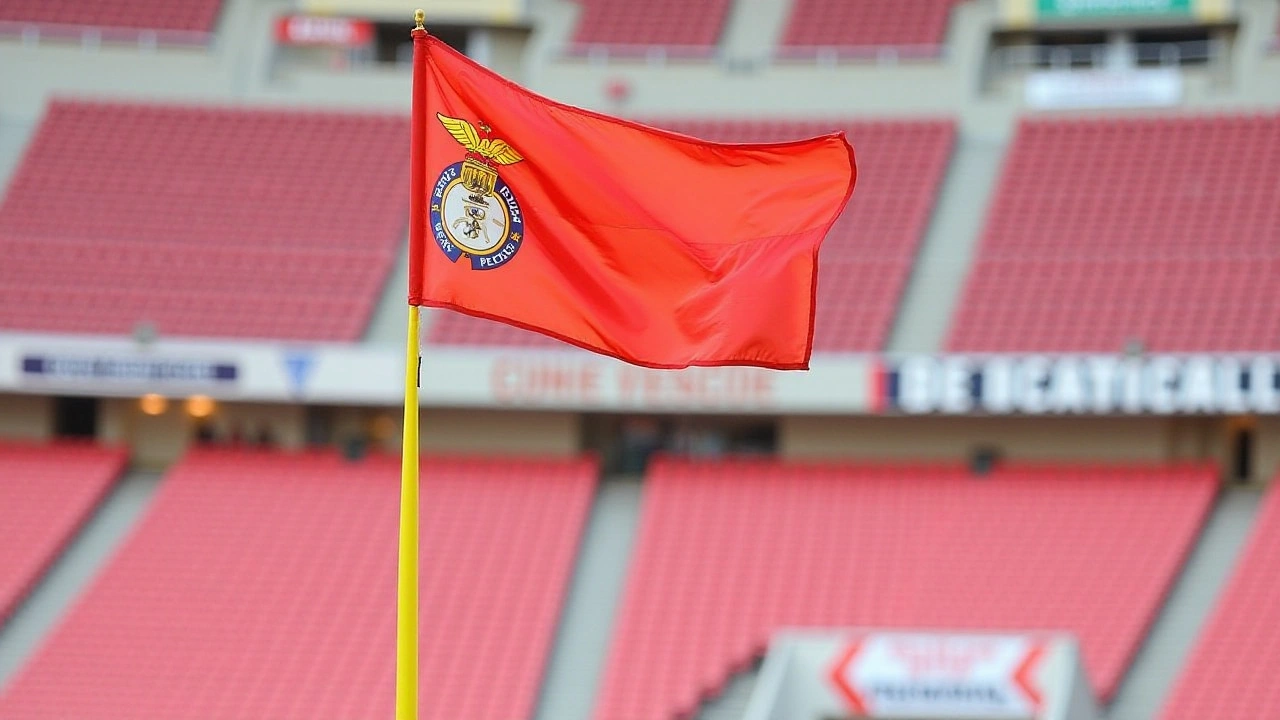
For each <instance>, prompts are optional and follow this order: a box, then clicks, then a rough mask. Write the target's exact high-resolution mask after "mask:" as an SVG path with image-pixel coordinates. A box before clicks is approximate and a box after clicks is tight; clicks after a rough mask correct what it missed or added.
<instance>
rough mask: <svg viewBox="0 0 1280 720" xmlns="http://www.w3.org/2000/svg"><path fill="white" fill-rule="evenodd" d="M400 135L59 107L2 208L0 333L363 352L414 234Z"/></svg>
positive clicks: (148, 110) (183, 112)
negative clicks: (321, 346) (278, 342)
mask: <svg viewBox="0 0 1280 720" xmlns="http://www.w3.org/2000/svg"><path fill="white" fill-rule="evenodd" d="M407 133H408V122H407V120H406V119H405V118H403V117H398V116H375V115H352V114H340V113H331V112H325V113H321V112H299V111H281V110H249V109H227V108H199V107H180V106H158V105H141V104H115V103H92V102H66V101H58V102H54V103H52V104H51V106H50V107H49V110H48V112H47V114H46V115H45V118H44V121H43V122H42V123H41V125H40V127H39V129H38V131H37V132H36V134H35V137H34V139H33V140H32V142H31V144H30V146H29V147H28V149H27V153H26V156H25V157H24V158H23V161H22V164H21V165H20V167H19V168H18V170H17V171H16V173H15V174H14V176H13V179H12V181H11V182H10V185H9V189H8V192H7V194H6V195H5V197H4V201H3V203H2V204H0V257H4V262H3V263H0V329H17V330H38V331H51V332H70V333H107V334H125V333H129V332H131V331H132V330H133V329H134V328H135V326H136V325H137V324H138V323H140V322H144V321H148V322H151V323H153V324H154V325H155V326H156V328H157V330H158V331H159V332H160V333H162V334H165V335H180V336H184V335H185V336H233V337H245V338H273V339H297V340H334V341H348V340H355V339H358V338H359V337H360V336H361V334H362V333H363V332H364V328H365V325H366V324H367V322H368V319H369V316H370V314H371V312H372V310H373V308H374V306H375V305H376V303H377V300H378V297H379V294H380V292H381V289H382V284H383V282H384V281H385V280H386V277H387V273H388V271H389V270H390V268H391V265H392V264H393V262H394V254H395V252H396V251H397V249H398V247H399V243H400V241H401V239H402V238H403V231H404V222H405V221H404V217H405V214H404V212H403V209H404V206H405V198H404V195H403V189H404V182H405V179H406V177H407V173H406V170H407V168H406V164H405V160H404V147H403V146H404V142H405V141H404V138H405V137H407Z"/></svg>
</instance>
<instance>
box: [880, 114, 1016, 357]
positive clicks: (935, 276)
mask: <svg viewBox="0 0 1280 720" xmlns="http://www.w3.org/2000/svg"><path fill="white" fill-rule="evenodd" d="M1003 157H1004V145H1003V143H1001V142H1000V141H998V140H997V139H995V138H992V137H988V136H975V135H973V134H971V133H966V132H963V131H962V132H960V133H958V134H957V137H956V144H955V148H954V149H953V150H952V155H951V162H950V164H949V166H948V168H947V174H946V176H945V177H944V178H943V181H942V190H941V192H940V194H939V196H938V202H937V204H936V205H935V206H934V211H933V218H932V221H931V222H930V224H929V227H928V230H926V232H925V236H924V238H923V240H922V241H921V245H920V250H919V252H918V254H917V255H916V262H915V265H914V266H913V267H912V270H911V275H910V277H909V278H908V279H907V285H906V289H905V290H904V291H903V295H902V302H901V303H900V304H899V305H898V314H897V317H896V319H895V320H894V324H893V328H892V329H891V331H890V333H889V344H888V347H887V349H888V350H889V351H891V352H936V351H938V350H939V349H941V347H942V344H943V342H944V340H945V338H946V332H947V328H948V327H949V325H950V319H951V310H952V308H954V307H955V304H956V302H957V301H958V300H959V298H960V291H961V289H962V288H963V287H964V279H965V277H966V276H967V275H968V274H969V264H970V262H971V261H972V259H973V256H974V253H975V251H976V249H977V245H978V238H979V237H980V236H981V232H982V220H983V215H984V211H985V208H986V207H987V203H988V201H989V200H990V197H991V194H992V191H993V189H994V188H995V181H996V176H997V175H998V174H999V172H1000V162H1001V159H1002V158H1003Z"/></svg>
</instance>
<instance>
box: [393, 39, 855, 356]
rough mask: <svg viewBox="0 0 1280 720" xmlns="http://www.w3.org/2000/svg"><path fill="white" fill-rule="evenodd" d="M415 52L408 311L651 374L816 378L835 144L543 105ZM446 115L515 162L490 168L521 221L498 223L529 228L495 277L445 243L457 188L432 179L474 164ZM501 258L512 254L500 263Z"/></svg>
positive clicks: (439, 47) (495, 79)
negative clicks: (651, 124)
mask: <svg viewBox="0 0 1280 720" xmlns="http://www.w3.org/2000/svg"><path fill="white" fill-rule="evenodd" d="M416 46H417V47H416V51H417V52H416V62H417V63H418V65H419V67H421V66H422V65H425V66H426V69H427V70H426V77H427V82H426V83H425V85H426V87H425V88H422V87H419V88H417V89H416V90H415V93H416V94H415V118H414V120H415V127H417V128H419V129H420V130H423V129H424V130H425V143H426V169H425V185H426V187H425V189H419V190H418V191H417V192H416V193H415V194H416V195H417V194H419V193H422V192H425V193H426V194H427V196H428V200H427V206H428V208H427V210H426V212H425V213H424V214H425V217H422V216H418V217H416V218H415V220H414V223H415V225H417V227H415V228H413V231H414V232H415V233H416V234H417V236H419V237H420V236H421V235H423V234H425V247H421V248H419V249H420V250H421V253H422V254H419V255H417V257H420V258H421V262H420V264H419V263H414V264H413V265H412V266H411V268H410V285H409V302H410V304H414V305H426V306H431V307H444V308H451V309H454V310H458V311H461V312H463V313H467V314H470V315H476V316H479V317H485V318H489V319H493V320H499V321H501V322H506V323H508V324H511V325H515V326H518V327H523V328H526V329H530V330H535V331H538V332H542V333H545V334H547V335H550V336H553V337H556V338H559V339H561V340H564V341H566V342H569V343H572V344H574V345H578V346H581V347H584V348H587V349H589V350H594V351H596V352H600V353H603V354H605V355H611V356H614V357H617V358H619V359H621V360H625V361H627V362H631V363H634V364H637V365H644V366H649V367H658V368H681V367H687V366H690V365H756V366H761V367H768V368H776V369H804V368H807V367H808V362H809V355H810V352H811V350H812V345H813V316H814V294H815V290H816V287H817V267H818V263H817V256H818V248H819V246H820V245H821V243H822V240H823V238H824V237H825V236H826V234H827V230H828V229H829V228H830V227H831V225H832V223H833V222H835V219H836V217H837V216H838V215H839V214H840V211H841V210H842V209H843V208H844V206H845V204H846V203H847V201H848V199H849V196H850V194H851V193H852V192H853V186H854V181H855V179H856V176H857V170H856V166H855V162H854V155H853V148H852V147H850V146H849V144H848V142H846V140H845V138H844V135H843V134H842V133H837V134H832V135H827V136H823V137H819V138H814V139H812V140H804V141H799V142H791V143H773V144H750V145H746V144H742V145H731V144H720V143H711V142H704V141H701V140H696V139H694V138H690V137H687V136H683V135H679V134H676V133H671V132H666V131H662V130H656V129H653V128H648V127H644V126H642V125H638V124H635V123H631V122H625V121H622V120H618V119H615V118H611V117H606V116H604V115H599V114H596V113H592V112H588V111H585V110H581V109H578V108H573V107H568V106H565V105H561V104H558V103H555V102H552V101H550V100H547V99H545V98H542V97H539V96H537V95H534V94H533V93H531V92H529V91H527V90H525V89H523V88H521V87H519V86H517V85H515V84H513V83H511V82H508V81H506V80H504V79H503V78H501V77H499V76H497V75H495V74H494V73H492V72H489V71H488V70H486V69H484V68H482V67H480V66H478V65H476V64H474V63H473V62H471V61H470V60H468V59H467V58H465V57H463V56H462V55H460V54H458V53H457V52H455V51H453V50H452V49H450V48H449V47H447V46H446V45H444V44H443V43H441V42H440V41H438V40H436V39H435V38H430V37H426V36H425V35H423V36H421V37H418V38H417V39H416ZM441 115H443V116H446V117H451V118H457V119H460V120H465V121H466V122H468V123H470V124H471V125H472V126H474V127H475V128H476V129H477V132H478V133H479V135H478V137H480V138H485V137H487V138H489V139H491V140H492V141H495V142H496V141H498V140H502V141H505V142H506V143H507V144H509V145H510V147H511V148H513V149H514V150H515V152H516V153H518V154H519V155H520V156H522V158H523V159H520V160H518V161H516V162H513V163H510V164H501V165H494V169H495V170H496V171H497V173H498V176H499V177H500V178H501V180H500V183H499V184H498V185H497V187H498V193H500V192H501V188H502V185H501V183H505V184H506V186H507V187H508V188H509V189H510V192H511V193H512V194H513V195H514V197H515V198H516V200H517V201H518V204H519V215H520V216H521V218H522V220H523V227H522V228H517V227H516V225H515V224H514V223H513V221H512V220H508V221H507V223H506V226H505V232H508V233H510V232H514V231H516V230H522V232H521V238H520V239H519V240H516V241H514V244H512V243H511V242H508V241H506V240H499V241H497V246H496V248H495V249H494V250H493V251H491V252H494V251H497V255H495V256H494V257H496V258H497V259H498V260H504V261H503V262H502V263H501V264H500V266H497V267H488V268H487V269H476V268H475V267H473V263H479V262H482V260H481V254H480V253H473V254H471V255H468V256H465V257H459V258H457V259H454V258H451V257H450V255H449V254H448V253H446V249H447V248H449V247H450V238H455V237H462V236H456V233H455V230H454V229H455V228H456V227H457V225H456V223H458V222H459V220H458V218H459V215H458V213H459V212H461V211H460V210H459V208H461V207H462V205H461V203H462V200H461V199H460V194H462V191H461V190H458V189H457V188H456V187H455V188H454V189H453V190H451V191H449V192H445V193H443V194H441V193H440V188H442V187H445V185H447V184H448V178H445V185H441V184H440V178H441V177H442V173H443V172H444V171H445V170H446V169H447V168H450V167H451V166H454V164H455V163H459V162H461V161H462V160H463V158H464V157H467V156H468V152H467V150H466V148H465V147H464V145H463V144H462V141H460V140H458V139H456V137H455V135H454V134H451V133H450V131H449V130H448V129H446V126H445V124H444V122H443V121H442V120H441V119H440V116H441ZM482 123H483V126H487V127H490V128H491V131H490V132H489V133H487V134H486V133H484V132H483V127H482ZM423 126H425V128H424V127H423ZM473 156H474V155H473ZM415 170H418V171H419V172H418V174H419V175H422V174H423V173H421V170H420V169H419V168H415ZM450 193H453V194H452V195H451V194H450ZM419 196H420V195H419ZM437 208H443V209H437ZM433 210H434V212H433ZM504 212H506V213H507V215H508V217H509V218H510V217H514V212H512V211H504V210H502V203H500V202H497V201H496V196H495V202H493V203H491V204H490V205H489V207H488V210H487V212H486V219H485V221H486V222H489V223H491V226H486V232H487V231H488V230H493V232H494V234H495V235H496V236H497V237H499V238H505V237H508V236H507V235H504V234H503V233H504V227H503V225H502V221H501V215H502V214H503V213H504ZM424 222H425V224H426V225H427V227H426V232H425V233H422V231H421V229H422V226H421V225H419V223H424ZM462 227H463V228H464V230H465V224H464V225H463V226H462ZM446 228H448V229H446ZM450 233H453V234H450ZM462 239H463V240H465V238H462ZM483 242H484V241H479V242H477V243H475V244H473V245H472V247H473V248H475V247H480V246H481V244H483ZM490 242H492V241H490ZM466 244H467V242H463V243H462V245H466ZM507 248H513V249H515V254H514V255H510V257H509V258H503V257H502V255H504V254H505V253H506V252H507ZM457 251H458V248H457V246H453V250H452V252H453V253H454V254H455V257H456V253H457ZM473 257H474V258H475V259H472V258H473ZM483 262H492V261H491V260H489V259H484V260H483Z"/></svg>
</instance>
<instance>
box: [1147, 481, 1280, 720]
mask: <svg viewBox="0 0 1280 720" xmlns="http://www.w3.org/2000/svg"><path fill="white" fill-rule="evenodd" d="M1277 593H1280V486H1277V485H1275V484H1274V483H1273V484H1272V488H1271V491H1270V492H1269V493H1268V495H1267V498H1266V499H1265V500H1264V501H1263V506H1262V509H1261V510H1260V512H1259V513H1258V517H1257V519H1256V520H1255V521H1254V525H1253V530H1252V534H1251V535H1250V538H1249V542H1248V545H1247V546H1246V547H1245V549H1244V551H1243V553H1242V554H1241V555H1240V558H1239V559H1238V560H1237V564H1236V566H1235V569H1234V571H1233V574H1232V577H1231V580H1230V581H1229V583H1228V585H1227V586H1226V588H1225V590H1224V591H1223V594H1222V596H1221V597H1220V598H1219V599H1218V604H1217V606H1216V607H1215V608H1214V610H1213V614H1212V615H1211V616H1210V618H1209V620H1208V622H1207V623H1206V624H1205V626H1204V628H1203V629H1202V630H1201V632H1200V637H1199V639H1198V641H1197V644H1196V646H1195V648H1194V649H1193V650H1192V652H1191V656H1190V658H1189V659H1188V661H1187V662H1186V663H1185V664H1184V665H1183V667H1182V670H1181V675H1180V677H1179V679H1178V682H1177V684H1176V685H1175V686H1174V688H1173V692H1172V694H1171V695H1170V697H1169V700H1168V703H1167V704H1166V706H1165V708H1164V712H1163V713H1162V714H1161V716H1160V717H1161V720H1193V719H1198V718H1216V719H1217V720H1251V719H1252V718H1263V717H1280V693H1277V692H1276V686H1275V668H1276V667H1280V603H1277V602H1276V598H1277V597H1278V595H1277Z"/></svg>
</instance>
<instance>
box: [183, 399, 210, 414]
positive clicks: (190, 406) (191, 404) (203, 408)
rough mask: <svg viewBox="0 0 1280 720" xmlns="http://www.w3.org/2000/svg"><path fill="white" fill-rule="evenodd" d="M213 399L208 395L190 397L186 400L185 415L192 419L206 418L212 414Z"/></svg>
mask: <svg viewBox="0 0 1280 720" xmlns="http://www.w3.org/2000/svg"><path fill="white" fill-rule="evenodd" d="M213 409H214V402H213V398H211V397H209V396H208V395H192V396H191V397H189V398H187V414H188V415H190V416H191V417H193V418H207V417H209V416H210V415H212V414H213Z"/></svg>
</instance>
